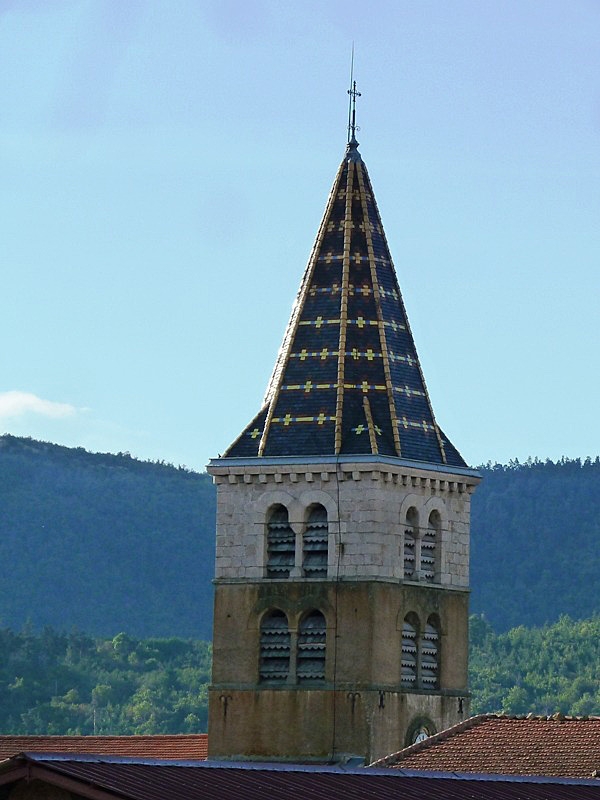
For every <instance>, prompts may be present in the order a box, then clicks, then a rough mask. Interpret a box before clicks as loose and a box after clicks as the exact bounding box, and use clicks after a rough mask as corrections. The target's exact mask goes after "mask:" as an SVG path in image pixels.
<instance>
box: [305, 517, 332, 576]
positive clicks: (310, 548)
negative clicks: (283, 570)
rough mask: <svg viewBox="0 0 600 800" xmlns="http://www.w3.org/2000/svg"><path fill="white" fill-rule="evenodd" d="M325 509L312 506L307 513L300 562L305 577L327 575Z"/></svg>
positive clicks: (327, 532)
mask: <svg viewBox="0 0 600 800" xmlns="http://www.w3.org/2000/svg"><path fill="white" fill-rule="evenodd" d="M328 534H329V526H328V524H327V511H326V510H325V509H324V508H323V506H321V505H317V506H313V507H312V508H311V510H310V513H309V515H308V520H307V522H306V530H305V531H304V537H303V546H302V562H303V567H304V574H305V575H306V577H307V578H326V577H327V548H328V541H329V536H328Z"/></svg>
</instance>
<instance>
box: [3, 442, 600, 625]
mask: <svg viewBox="0 0 600 800" xmlns="http://www.w3.org/2000/svg"><path fill="white" fill-rule="evenodd" d="M480 470H481V472H482V474H483V478H484V479H483V481H482V483H481V485H480V486H479V488H478V489H477V491H476V492H475V494H474V496H473V505H472V550H471V585H472V598H471V610H472V611H473V612H475V613H478V614H481V613H483V614H484V615H485V617H486V619H487V620H489V621H490V622H491V623H492V625H493V626H494V627H495V628H496V629H497V630H506V629H508V628H510V627H515V626H517V625H521V624H522V625H527V626H531V625H542V624H544V623H545V622H552V621H554V620H557V619H558V618H559V617H560V615H561V614H569V615H570V616H571V617H573V618H574V619H585V618H587V617H589V616H591V615H592V614H593V613H595V612H597V611H599V610H600V584H599V582H598V581H597V579H596V576H597V575H598V572H599V570H600V551H599V549H598V547H597V542H598V540H599V539H600V491H598V489H599V488H600V459H598V458H596V459H595V460H594V461H592V460H591V459H586V460H585V461H583V462H582V461H580V460H579V459H575V460H568V459H563V460H561V461H559V462H558V463H553V462H551V461H547V462H545V463H542V462H539V461H531V462H528V463H526V464H519V463H518V462H511V463H510V464H509V465H507V466H501V465H495V466H491V465H487V466H484V467H481V468H480ZM214 521H215V490H214V487H213V485H212V483H211V480H210V477H209V476H208V475H205V474H203V475H201V474H198V473H195V472H192V471H190V470H187V469H185V468H183V467H179V468H177V467H174V466H172V465H168V464H164V463H157V462H148V461H139V460H137V459H135V458H132V457H131V456H129V454H127V453H119V454H116V455H113V454H95V453H89V452H87V451H85V450H84V449H82V448H76V449H72V448H67V447H62V446H60V445H54V444H49V443H45V442H38V441H35V440H32V439H23V438H18V437H14V436H8V435H6V436H3V437H0V559H1V562H2V564H4V565H10V567H9V568H8V569H6V568H5V570H4V575H3V579H2V582H1V583H0V625H5V626H8V627H11V628H13V629H19V628H21V627H22V625H23V624H24V623H25V622H26V621H30V622H31V624H32V625H33V626H34V627H35V628H37V629H39V628H41V627H43V626H44V625H50V626H52V627H54V628H56V629H58V630H72V629H73V628H74V627H75V628H77V629H79V630H83V631H86V632H87V633H89V634H92V635H95V636H114V635H115V634H117V633H118V632H120V631H123V630H125V631H127V632H128V633H129V634H131V635H132V636H138V637H150V636H183V637H194V638H198V639H205V640H209V639H210V638H211V625H212V583H211V581H212V577H213V564H214V538H215V537H214Z"/></svg>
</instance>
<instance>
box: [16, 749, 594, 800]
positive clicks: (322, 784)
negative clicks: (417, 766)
mask: <svg viewBox="0 0 600 800" xmlns="http://www.w3.org/2000/svg"><path fill="white" fill-rule="evenodd" d="M125 761H126V762H127V763H123V761H122V760H121V762H120V763H118V759H117V760H113V759H111V758H110V757H102V756H100V757H98V756H96V757H94V756H81V755H80V756H72V757H69V756H62V757H61V756H58V755H55V756H44V755H37V756H36V755H27V756H22V757H17V758H13V759H10V760H8V761H4V762H3V763H2V764H1V765H0V791H1V792H3V796H6V795H9V796H13V795H14V796H15V797H16V796H17V794H19V787H21V786H23V783H24V781H25V780H31V781H33V780H36V779H37V780H39V781H41V782H43V785H42V787H41V788H42V789H43V788H44V785H45V786H46V787H47V786H52V785H54V786H59V787H62V788H63V789H66V790H68V791H69V793H70V794H71V795H76V796H80V797H87V798H92V799H94V798H96V799H97V798H100V797H101V798H104V799H105V800H107V798H114V800H182V798H185V800H239V798H240V797H243V798H244V800H289V799H290V798H297V799H298V800H308V799H309V798H310V800H365V799H366V798H368V800H465V798H467V797H468V798H470V800H548V798H552V800H600V781H596V780H581V779H580V780H566V779H564V778H516V777H514V776H508V775H506V776H502V777H498V776H491V775H490V776H487V777H486V776H482V775H477V776H470V775H454V774H446V775H439V774H432V773H429V774H427V773H420V774H418V775H415V774H414V773H408V774H407V773H405V772H404V771H403V770H399V769H398V770H391V769H386V770H373V769H364V768H361V769H340V768H339V767H338V768H335V767H310V766H301V765H284V764H267V765H260V764H248V763H245V764H239V763H238V764H235V763H229V764H219V763H211V762H210V761H205V762H201V761H198V762H196V763H195V764H194V763H191V764H190V763H188V764H186V765H182V764H181V763H180V762H179V763H178V762H166V763H165V762H162V763H161V762H159V761H154V762H146V763H144V762H139V761H138V762H135V761H133V762H132V761H131V760H128V759H126V760H125ZM36 796H38V795H36ZM39 796H42V795H41V794H40V795H39ZM44 796H45V795H44Z"/></svg>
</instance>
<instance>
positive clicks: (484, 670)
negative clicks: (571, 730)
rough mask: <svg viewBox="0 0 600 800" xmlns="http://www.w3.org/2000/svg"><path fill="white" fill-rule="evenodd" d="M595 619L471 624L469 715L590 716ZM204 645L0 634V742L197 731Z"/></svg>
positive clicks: (203, 698) (599, 647)
mask: <svg viewBox="0 0 600 800" xmlns="http://www.w3.org/2000/svg"><path fill="white" fill-rule="evenodd" d="M599 662H600V616H596V617H594V618H592V619H589V620H584V621H578V622H574V621H573V620H570V619H568V618H567V617H561V619H560V620H559V621H558V622H557V623H555V624H554V625H552V626H546V627H544V628H541V629H531V630H530V629H526V628H523V627H520V628H516V629H514V630H511V631H509V632H508V633H504V634H496V633H494V631H493V630H492V628H491V627H490V625H489V624H488V623H486V622H485V621H484V620H482V619H481V618H480V617H472V618H471V668H470V682H471V690H472V693H473V697H472V712H473V713H483V712H494V711H504V712H506V713H509V714H525V713H528V712H530V711H532V712H534V713H537V714H544V715H548V714H554V713H555V712H556V711H561V712H562V713H563V714H600V686H599V684H598V676H597V670H598V663H599ZM209 675H210V646H209V645H208V644H207V643H205V642H199V641H191V640H184V639H176V638H169V639H136V638H134V637H131V636H127V635H126V634H124V633H120V634H118V635H117V636H115V637H114V638H112V639H94V638H92V637H91V636H87V635H85V634H82V633H71V634H68V635H65V634H60V633H57V632H56V631H54V630H51V629H46V630H44V631H42V632H41V633H40V634H35V633H34V632H32V631H31V630H28V629H25V630H23V631H21V632H20V633H15V632H13V631H11V630H8V629H0V734H7V733H12V734H17V733H26V734H68V733H82V734H91V733H98V734H148V733H201V732H204V731H206V721H207V687H208V681H209Z"/></svg>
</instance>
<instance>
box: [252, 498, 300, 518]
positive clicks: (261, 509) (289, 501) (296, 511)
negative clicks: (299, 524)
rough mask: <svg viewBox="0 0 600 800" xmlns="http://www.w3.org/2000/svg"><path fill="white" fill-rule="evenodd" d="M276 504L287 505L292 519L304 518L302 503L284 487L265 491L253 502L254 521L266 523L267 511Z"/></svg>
mask: <svg viewBox="0 0 600 800" xmlns="http://www.w3.org/2000/svg"><path fill="white" fill-rule="evenodd" d="M275 505H282V506H285V507H286V508H287V510H288V514H289V518H290V520H291V521H298V520H301V519H302V505H301V504H300V503H299V502H298V500H297V499H296V498H295V497H294V496H293V495H291V494H290V493H289V492H286V491H285V490H284V489H271V490H268V491H265V492H263V493H262V494H261V495H260V496H259V497H257V498H256V500H255V501H254V502H253V503H252V507H251V513H252V519H253V522H254V523H255V524H258V525H260V524H262V523H264V521H265V517H266V515H267V511H268V510H269V508H271V506H275Z"/></svg>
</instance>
